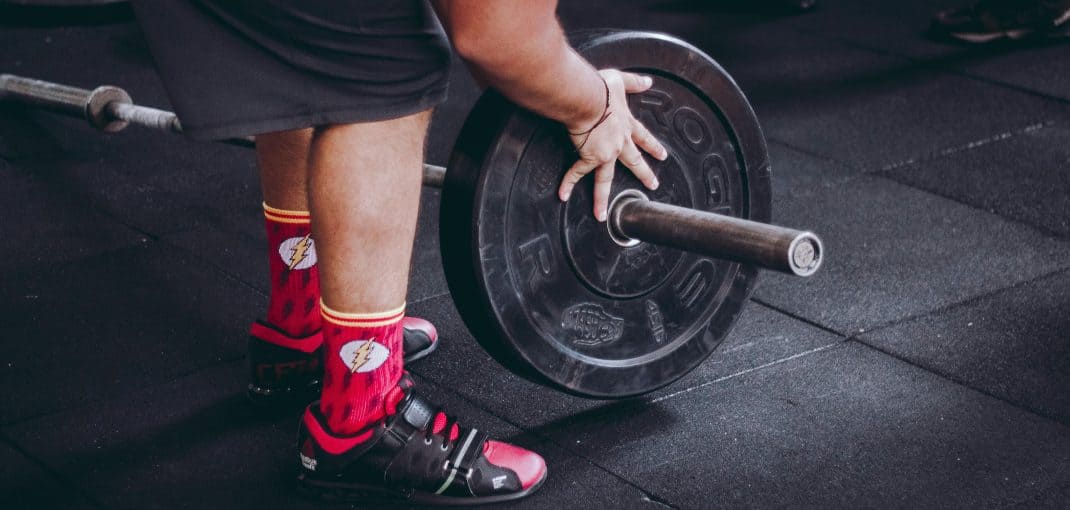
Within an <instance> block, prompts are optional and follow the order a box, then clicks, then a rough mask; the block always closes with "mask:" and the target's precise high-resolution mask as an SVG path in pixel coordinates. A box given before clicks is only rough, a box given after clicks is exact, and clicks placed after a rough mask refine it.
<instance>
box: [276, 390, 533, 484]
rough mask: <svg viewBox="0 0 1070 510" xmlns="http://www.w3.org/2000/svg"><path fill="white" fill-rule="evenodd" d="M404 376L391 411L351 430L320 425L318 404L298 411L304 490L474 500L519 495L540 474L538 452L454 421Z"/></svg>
mask: <svg viewBox="0 0 1070 510" xmlns="http://www.w3.org/2000/svg"><path fill="white" fill-rule="evenodd" d="M406 380H407V377H405V378H403V379H402V384H401V386H399V388H397V390H396V391H398V392H401V395H400V398H401V400H400V402H398V404H397V407H396V408H395V409H396V412H395V413H393V414H392V415H390V416H387V417H386V418H385V419H384V420H383V421H381V422H378V423H375V424H373V425H371V426H369V427H368V428H366V429H364V430H363V431H361V432H358V433H356V434H353V435H350V436H340V435H336V434H333V433H331V432H330V431H329V430H328V429H327V419H326V418H325V417H324V416H323V415H322V413H321V412H320V410H319V402H315V403H313V404H312V405H310V406H309V407H308V408H307V409H306V410H305V414H304V416H303V417H302V419H301V425H300V432H299V433H298V441H297V446H298V451H299V458H300V461H301V472H300V474H299V475H298V481H299V482H300V483H301V485H302V487H303V488H304V489H305V490H307V491H308V492H311V493H313V494H315V495H318V496H320V497H323V498H326V499H330V500H338V501H347V502H357V501H359V502H361V503H373V502H374V503H379V504H384V503H401V504H416V505H480V504H486V503H500V502H504V501H510V500H514V499H519V498H523V497H525V496H528V495H530V494H531V493H533V492H535V491H536V490H537V489H538V488H539V486H541V485H542V483H543V481H545V480H546V463H545V462H544V461H543V459H542V457H540V456H539V455H538V454H536V453H534V452H530V451H528V450H525V449H523V448H519V447H516V446H513V445H510V444H506V443H501V442H498V441H492V440H490V439H488V437H487V435H486V434H484V433H483V432H480V431H478V430H476V429H474V428H468V427H462V426H459V425H457V424H456V422H455V421H454V420H453V419H452V418H450V417H448V416H447V415H446V414H445V413H443V412H442V411H441V410H439V409H436V408H435V407H432V406H431V405H430V404H429V403H427V402H426V401H424V400H422V399H420V398H418V397H416V396H414V395H413V394H412V393H411V383H407V384H406ZM406 386H408V387H407V388H406ZM387 400H388V401H389V400H390V399H387ZM395 401H396V400H395Z"/></svg>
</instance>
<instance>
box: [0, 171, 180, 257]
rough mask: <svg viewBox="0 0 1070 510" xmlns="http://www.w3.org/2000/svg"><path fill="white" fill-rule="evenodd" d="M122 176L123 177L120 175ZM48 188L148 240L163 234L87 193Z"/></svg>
mask: <svg viewBox="0 0 1070 510" xmlns="http://www.w3.org/2000/svg"><path fill="white" fill-rule="evenodd" d="M20 160H22V158H17V159H15V160H11V159H7V161H9V162H12V163H13V165H14V164H17V163H18V161H20ZM55 160H58V161H62V158H56V159H55ZM55 160H54V159H52V158H39V159H38V161H45V162H48V161H55ZM31 165H33V163H31ZM28 173H29V174H31V175H32V178H33V179H34V182H35V183H39V184H41V185H48V184H50V183H53V181H52V180H51V179H49V176H40V175H38V174H37V173H35V172H33V171H32V170H31V171H29V172H28ZM122 178H123V179H125V177H122ZM48 189H50V190H53V191H58V192H59V193H60V194H61V195H62V196H65V197H67V198H68V199H70V200H71V202H73V203H74V204H76V205H78V206H81V207H84V208H86V209H87V210H88V211H91V212H94V213H97V214H100V215H101V216H102V217H104V218H105V219H107V220H110V221H112V222H114V223H117V224H119V225H121V226H123V227H126V228H128V229H130V230H132V231H134V232H137V233H138V234H140V235H141V236H144V237H146V238H148V239H150V240H153V241H155V240H158V239H159V238H160V237H161V236H162V235H163V234H160V233H153V232H150V231H149V230H147V229H144V228H142V227H140V226H138V225H136V224H134V223H133V222H130V221H127V220H125V219H123V218H122V217H120V216H119V215H118V214H116V213H114V212H112V211H111V210H109V209H107V208H105V207H103V206H102V205H99V204H98V203H97V202H95V201H94V200H91V198H92V197H90V196H88V195H83V194H79V193H77V192H76V191H75V190H73V189H65V188H61V189H58V190H57V189H55V188H52V187H49V188H48Z"/></svg>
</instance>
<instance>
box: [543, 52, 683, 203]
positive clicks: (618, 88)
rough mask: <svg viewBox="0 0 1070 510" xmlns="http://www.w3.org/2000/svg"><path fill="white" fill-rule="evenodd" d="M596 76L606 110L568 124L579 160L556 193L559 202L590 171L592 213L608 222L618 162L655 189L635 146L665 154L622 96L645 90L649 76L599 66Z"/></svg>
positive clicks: (661, 157)
mask: <svg viewBox="0 0 1070 510" xmlns="http://www.w3.org/2000/svg"><path fill="white" fill-rule="evenodd" d="M599 74H600V75H601V76H602V79H604V80H605V82H606V86H607V87H608V89H609V107H608V109H605V111H603V110H604V109H603V108H598V115H597V116H596V117H594V118H588V119H584V120H582V121H579V122H576V123H574V125H566V127H567V128H568V130H569V135H570V136H571V138H572V143H573V144H575V145H576V148H577V152H578V153H579V156H580V159H579V161H576V163H575V164H573V165H572V168H569V170H568V172H567V173H565V177H564V179H562V181H561V187H560V188H559V189H558V192H557V194H558V197H559V198H560V199H561V200H562V201H567V200H568V198H569V197H570V196H571V195H572V188H574V187H575V186H576V183H578V182H579V181H580V179H582V178H583V176H584V175H587V174H588V173H590V172H591V171H592V170H593V171H594V215H595V217H596V218H598V221H606V217H607V215H608V208H609V192H610V187H611V185H612V183H613V171H614V168H615V167H616V164H617V160H618V159H619V160H620V162H621V163H623V164H624V166H626V167H628V169H629V170H631V171H632V173H633V174H635V176H636V177H637V178H638V179H639V180H640V181H641V182H642V183H643V185H645V186H646V187H647V188H649V189H657V187H658V179H657V177H655V176H654V171H653V170H651V169H650V165H648V164H647V162H646V160H645V159H643V154H642V153H641V152H640V151H639V149H640V148H641V149H643V150H644V151H646V152H647V153H649V154H650V155H652V156H654V157H655V158H657V159H658V160H659V161H664V160H665V158H667V157H668V156H669V154H668V152H667V151H666V150H665V147H664V146H662V145H661V143H660V142H658V140H657V139H656V138H654V135H652V134H650V131H648V130H647V129H646V127H644V126H643V124H642V123H640V122H639V121H638V120H637V119H636V118H635V117H634V116H632V112H631V111H630V110H629V109H628V102H627V98H626V97H625V95H626V94H635V93H637V92H643V91H645V90H647V89H649V88H650V85H651V84H652V80H651V79H650V78H649V77H646V76H640V75H638V74H632V73H624V72H621V71H618V70H616V69H603V70H601V71H599ZM600 106H602V105H600ZM607 115H608V116H607ZM599 121H601V123H599ZM592 127H593V129H592ZM577 133H578V134H577Z"/></svg>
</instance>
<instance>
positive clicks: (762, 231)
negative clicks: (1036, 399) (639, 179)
mask: <svg viewBox="0 0 1070 510" xmlns="http://www.w3.org/2000/svg"><path fill="white" fill-rule="evenodd" d="M636 195H639V196H623V197H621V198H620V199H618V200H615V201H614V204H613V205H612V207H611V209H610V213H609V219H610V222H611V223H610V225H609V228H610V229H611V231H613V230H615V231H616V235H617V236H619V237H623V238H625V239H631V240H638V241H643V242H649V243H654V244H659V245H665V246H672V247H675V248H679V249H681V250H686V251H690V252H695V253H702V254H704V255H709V256H711V257H716V258H722V259H729V260H734V261H737V262H742V263H746V264H754V265H757V266H760V267H763V268H766V269H772V270H774V271H780V272H782V273H788V274H793V275H797V276H810V275H812V274H814V273H815V272H816V271H817V269H818V268H819V267H820V266H821V260H822V258H823V257H824V246H823V245H822V243H821V239H820V238H818V237H817V236H816V235H815V234H813V233H812V232H804V231H801V230H794V229H790V228H786V227H781V226H777V225H770V224H767V223H760V222H757V221H751V220H745V219H741V218H736V217H732V216H726V215H723V214H717V213H712V212H707V211H700V210H696V209H689V208H687V207H679V206H675V205H670V204H663V203H658V202H653V201H650V200H647V199H646V198H645V197H643V196H642V195H640V194H638V193H637V194H636Z"/></svg>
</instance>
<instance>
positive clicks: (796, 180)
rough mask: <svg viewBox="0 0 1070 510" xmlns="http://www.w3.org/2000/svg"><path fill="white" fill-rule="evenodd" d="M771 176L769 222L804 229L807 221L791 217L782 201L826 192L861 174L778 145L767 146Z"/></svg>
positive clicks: (792, 215) (784, 202)
mask: <svg viewBox="0 0 1070 510" xmlns="http://www.w3.org/2000/svg"><path fill="white" fill-rule="evenodd" d="M769 159H770V163H771V165H772V166H771V168H772V175H773V179H772V180H773V223H777V224H779V225H784V226H790V227H793V228H803V229H805V228H807V224H808V223H809V222H810V220H809V218H806V217H800V216H797V215H795V214H793V213H794V212H795V211H792V210H791V209H790V208H789V207H788V202H787V201H786V199H788V198H790V197H793V196H800V195H806V194H810V193H813V192H816V191H821V190H829V189H831V188H834V187H836V186H839V185H840V184H843V183H844V182H847V181H849V180H851V179H854V178H856V177H857V176H859V175H860V174H861V172H859V171H858V170H856V169H853V168H850V167H847V166H845V165H843V164H842V163H837V162H836V161H833V160H830V159H825V158H821V157H817V156H813V155H810V154H806V153H803V152H799V151H797V150H795V149H792V148H790V147H787V146H784V145H782V144H779V143H776V142H771V143H769Z"/></svg>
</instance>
